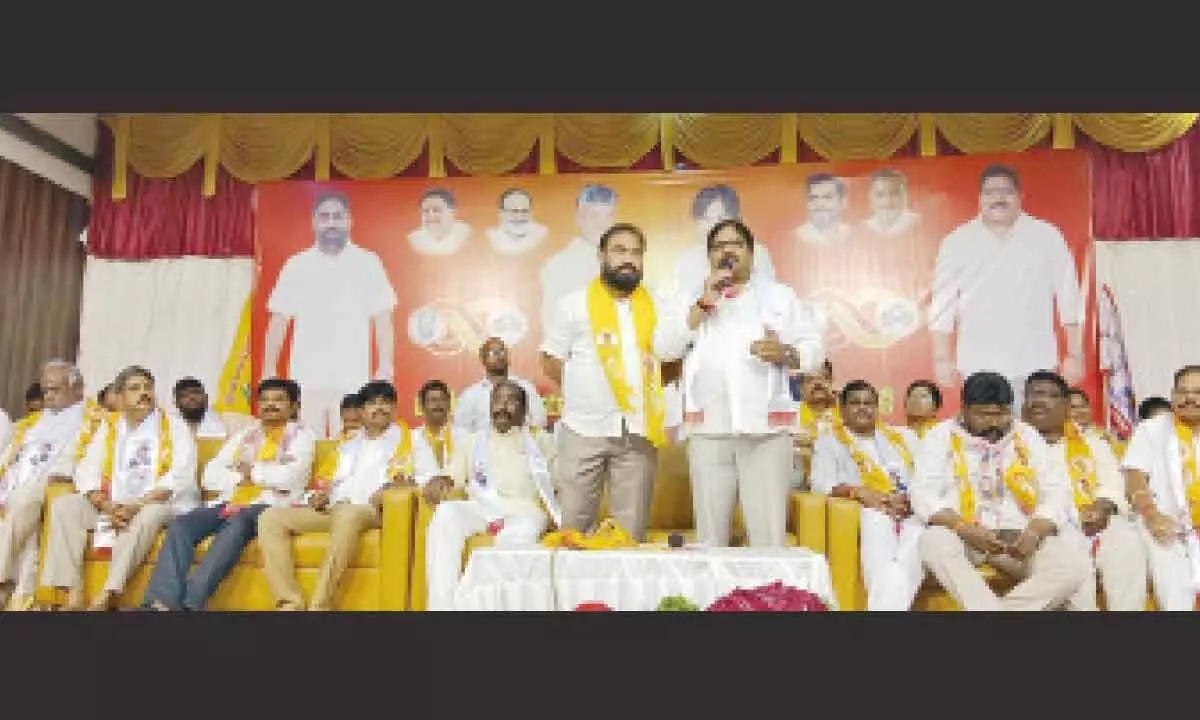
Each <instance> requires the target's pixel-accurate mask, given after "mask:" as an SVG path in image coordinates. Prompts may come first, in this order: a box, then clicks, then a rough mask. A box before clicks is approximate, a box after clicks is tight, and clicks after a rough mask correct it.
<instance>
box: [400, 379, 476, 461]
mask: <svg viewBox="0 0 1200 720" xmlns="http://www.w3.org/2000/svg"><path fill="white" fill-rule="evenodd" d="M418 400H419V401H420V403H421V414H422V415H423V416H424V417H425V425H424V426H423V427H420V428H417V430H416V431H415V432H414V433H413V480H414V481H415V482H416V483H417V484H418V485H424V484H425V483H427V482H429V479H430V478H432V477H436V476H439V475H441V476H445V475H446V474H447V473H448V472H449V471H448V468H449V467H450V459H451V458H452V457H454V449H455V448H460V447H462V446H463V445H464V444H465V443H467V442H469V440H470V437H471V435H470V433H468V432H466V431H465V430H463V429H462V428H460V427H458V426H456V425H453V424H451V422H450V386H449V385H447V384H446V383H444V382H442V381H441V380H430V381H429V382H427V383H425V384H424V385H422V386H421V391H420V393H419V394H418Z"/></svg>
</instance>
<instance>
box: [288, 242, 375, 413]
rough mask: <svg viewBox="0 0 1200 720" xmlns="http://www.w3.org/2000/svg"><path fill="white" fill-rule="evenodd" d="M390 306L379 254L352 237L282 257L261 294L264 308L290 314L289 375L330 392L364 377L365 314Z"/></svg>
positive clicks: (367, 356)
mask: <svg viewBox="0 0 1200 720" xmlns="http://www.w3.org/2000/svg"><path fill="white" fill-rule="evenodd" d="M395 307H396V293H395V291H393V290H392V285H391V282H389V280H388V277H387V272H386V271H385V270H384V268H383V263H382V262H380V260H379V256H378V255H376V254H375V253H373V252H371V251H370V250H364V249H363V248H361V247H359V246H357V245H355V244H354V243H352V242H348V243H347V244H346V246H345V247H344V248H342V250H341V252H339V253H337V254H335V255H329V254H326V253H324V252H322V251H321V250H319V249H317V247H316V246H313V247H310V248H308V249H307V250H302V251H300V252H298V253H296V254H295V255H293V256H292V257H290V258H288V260H287V262H285V263H284V265H283V269H282V270H281V271H280V272H279V279H278V280H277V281H276V283H275V289H274V290H272V291H271V296H270V298H269V299H268V300H267V310H268V311H270V312H271V313H275V314H279V315H283V316H285V317H289V318H292V319H294V320H295V327H294V328H293V337H292V354H291V372H290V375H291V377H292V378H293V379H295V380H296V381H297V382H299V383H300V384H301V386H303V387H304V389H305V390H310V389H312V390H329V391H336V392H343V391H346V390H347V389H349V388H357V387H360V386H361V385H362V384H363V383H364V382H366V381H367V380H368V379H369V376H370V372H371V318H372V317H374V316H376V315H378V314H380V313H385V312H391V310H392V309H393V308H395ZM331 348H336V351H332V350H331Z"/></svg>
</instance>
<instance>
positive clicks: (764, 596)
mask: <svg viewBox="0 0 1200 720" xmlns="http://www.w3.org/2000/svg"><path fill="white" fill-rule="evenodd" d="M828 610H829V606H828V605H826V604H825V602H824V601H823V600H821V598H820V597H818V596H817V595H814V594H813V593H811V592H809V591H807V590H801V589H799V588H795V587H792V586H790V585H784V584H783V583H782V582H781V581H779V580H776V581H775V582H773V583H770V584H768V585H763V586H762V587H757V588H753V589H750V590H747V589H746V588H737V589H736V590H734V591H733V592H730V593H729V594H728V595H725V596H723V597H720V598H717V599H716V600H715V601H713V603H712V604H711V605H709V606H708V608H707V609H706V612H827V611H828Z"/></svg>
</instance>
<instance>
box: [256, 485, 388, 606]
mask: <svg viewBox="0 0 1200 720" xmlns="http://www.w3.org/2000/svg"><path fill="white" fill-rule="evenodd" d="M381 522H382V518H381V517H380V514H379V511H378V510H376V509H375V508H374V507H371V506H369V505H351V504H350V503H338V504H337V505H334V506H333V507H332V508H330V509H329V510H328V511H325V512H319V511H317V510H313V509H312V508H310V507H274V508H270V509H268V510H264V511H263V514H262V515H259V516H258V547H259V549H260V550H262V557H263V570H264V572H265V573H266V575H267V584H268V585H269V586H270V588H271V594H272V595H274V596H275V604H276V605H277V606H283V605H290V606H292V607H296V608H301V607H304V597H303V596H302V595H301V594H300V584H299V583H298V582H296V566H295V561H294V560H293V558H292V536H294V535H297V534H300V533H307V532H328V533H329V547H328V549H326V551H325V559H324V560H323V561H322V563H321V570H320V572H319V573H318V574H317V585H316V587H315V588H313V596H312V602H311V603H310V605H311V607H312V608H313V609H316V610H328V609H329V608H330V601H331V599H332V597H333V593H334V592H335V591H336V590H337V586H338V582H339V581H340V580H341V579H342V574H343V573H345V572H346V567H347V566H348V565H349V564H350V558H351V557H353V556H354V551H355V550H356V549H357V548H358V539H359V535H361V534H362V532H363V531H364V530H369V529H371V528H377V527H379V526H380V524H381Z"/></svg>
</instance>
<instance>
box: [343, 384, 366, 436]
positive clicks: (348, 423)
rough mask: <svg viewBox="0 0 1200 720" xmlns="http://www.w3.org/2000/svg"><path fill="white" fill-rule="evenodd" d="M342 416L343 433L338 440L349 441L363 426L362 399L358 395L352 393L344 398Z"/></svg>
mask: <svg viewBox="0 0 1200 720" xmlns="http://www.w3.org/2000/svg"><path fill="white" fill-rule="evenodd" d="M340 413H341V416H342V432H341V433H340V434H339V435H338V440H349V439H350V436H351V435H353V434H354V433H356V432H358V431H359V430H360V429H361V428H362V426H363V422H362V398H360V397H359V396H358V393H350V394H349V395H346V396H345V397H343V398H342V405H341V409H340Z"/></svg>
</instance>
